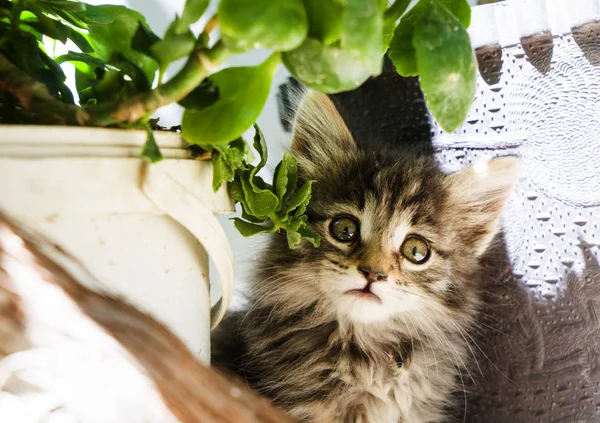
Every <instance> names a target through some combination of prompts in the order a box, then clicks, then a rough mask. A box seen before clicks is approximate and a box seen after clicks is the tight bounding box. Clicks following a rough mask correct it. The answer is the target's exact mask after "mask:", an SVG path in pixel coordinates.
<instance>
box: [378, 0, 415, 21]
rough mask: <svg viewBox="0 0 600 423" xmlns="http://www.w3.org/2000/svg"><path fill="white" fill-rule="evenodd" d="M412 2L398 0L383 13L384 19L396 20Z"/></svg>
mask: <svg viewBox="0 0 600 423" xmlns="http://www.w3.org/2000/svg"><path fill="white" fill-rule="evenodd" d="M409 4H410V0H396V1H395V2H394V4H392V5H391V6H390V7H389V8H388V9H387V10H386V11H385V13H384V14H383V19H384V20H385V21H386V22H396V21H397V20H398V19H399V18H400V16H402V14H403V13H404V12H405V11H406V8H407V7H408V5H409Z"/></svg>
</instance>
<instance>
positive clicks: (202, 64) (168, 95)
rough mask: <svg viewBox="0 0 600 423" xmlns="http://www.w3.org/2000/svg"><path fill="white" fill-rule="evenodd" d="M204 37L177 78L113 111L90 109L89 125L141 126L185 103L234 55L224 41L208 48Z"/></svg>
mask: <svg viewBox="0 0 600 423" xmlns="http://www.w3.org/2000/svg"><path fill="white" fill-rule="evenodd" d="M204 35H205V34H201V35H200V37H199V38H198V42H197V43H196V47H195V49H194V51H193V52H192V53H191V55H190V57H189V59H188V61H187V62H186V64H185V65H184V66H183V68H182V69H181V70H180V71H179V73H177V75H175V76H174V77H173V78H171V79H170V80H169V81H167V82H165V83H164V84H162V85H159V86H158V87H156V88H155V89H154V90H152V91H150V92H147V93H143V94H138V95H136V96H133V97H131V98H128V99H126V100H125V101H123V102H121V103H119V104H117V105H116V107H114V108H112V109H109V110H103V109H100V108H95V107H90V108H89V109H88V111H89V113H90V120H89V122H88V124H90V125H98V126H108V125H112V124H115V123H120V122H137V121H138V120H140V119H142V118H144V117H146V116H148V115H149V114H151V113H152V112H154V111H155V110H156V109H158V108H160V107H163V106H166V105H168V104H171V103H174V102H178V101H179V100H181V99H183V98H184V97H185V96H186V95H188V94H189V93H190V92H192V91H193V90H194V89H195V88H196V87H197V86H198V85H199V84H200V83H201V82H202V81H203V80H204V78H206V76H207V75H208V74H209V73H210V72H211V71H212V70H214V69H215V68H217V67H218V66H220V65H221V64H222V63H223V62H224V61H225V60H226V59H227V58H228V57H229V55H230V54H231V53H230V52H229V50H228V49H227V47H225V45H224V44H223V42H222V41H217V42H216V43H215V45H214V46H212V47H211V48H206V45H205V37H204Z"/></svg>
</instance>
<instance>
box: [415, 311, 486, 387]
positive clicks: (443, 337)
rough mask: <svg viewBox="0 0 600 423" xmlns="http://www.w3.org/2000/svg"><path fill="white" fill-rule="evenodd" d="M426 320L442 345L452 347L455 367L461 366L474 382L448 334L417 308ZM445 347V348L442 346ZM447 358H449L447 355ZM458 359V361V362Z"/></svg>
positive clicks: (458, 368)
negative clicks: (438, 335) (437, 334)
mask: <svg viewBox="0 0 600 423" xmlns="http://www.w3.org/2000/svg"><path fill="white" fill-rule="evenodd" d="M417 311H418V312H419V313H420V314H421V315H422V316H423V317H424V318H425V319H426V320H427V321H428V322H429V324H430V325H431V326H429V327H430V328H431V329H433V330H436V331H437V333H439V334H440V336H441V338H440V340H441V341H443V344H442V345H444V344H445V345H446V346H447V347H450V348H451V349H452V352H453V355H454V357H455V359H456V368H457V370H459V371H460V367H461V366H462V368H464V369H465V370H466V371H467V374H468V375H469V377H470V378H471V380H472V381H473V383H475V380H474V379H473V376H472V375H471V372H470V371H469V368H468V366H467V364H466V363H465V361H464V360H463V358H462V357H461V355H460V354H459V352H458V350H457V349H456V347H455V345H454V344H453V343H452V341H450V339H449V338H448V336H447V335H446V334H445V333H444V331H443V330H442V329H441V328H440V327H439V326H438V325H436V324H435V322H433V320H431V318H430V317H429V316H427V315H426V314H425V313H424V312H423V311H422V310H417ZM444 349H445V348H444ZM447 354H448V351H446V355H447ZM448 358H450V357H449V356H448ZM459 361H460V363H459Z"/></svg>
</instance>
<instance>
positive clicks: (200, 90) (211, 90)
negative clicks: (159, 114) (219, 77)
mask: <svg viewBox="0 0 600 423" xmlns="http://www.w3.org/2000/svg"><path fill="white" fill-rule="evenodd" d="M218 99H219V87H217V86H216V85H215V84H213V82H212V81H211V80H210V78H206V79H205V80H204V81H202V83H201V84H200V85H198V86H197V87H196V88H194V90H193V91H192V92H191V93H189V94H188V95H186V96H185V97H184V98H183V99H181V101H179V105H180V106H182V107H184V108H186V109H194V110H202V109H205V108H207V107H209V106H212V105H213V104H215V103H216V102H217V100H218Z"/></svg>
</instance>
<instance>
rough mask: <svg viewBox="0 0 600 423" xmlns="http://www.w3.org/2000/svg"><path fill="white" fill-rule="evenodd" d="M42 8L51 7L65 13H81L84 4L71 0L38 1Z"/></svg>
mask: <svg viewBox="0 0 600 423" xmlns="http://www.w3.org/2000/svg"><path fill="white" fill-rule="evenodd" d="M38 3H40V4H41V5H43V6H52V7H56V8H57V9H60V10H64V11H66V12H81V11H84V10H85V8H86V4H85V3H82V2H79V1H71V0H38Z"/></svg>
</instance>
